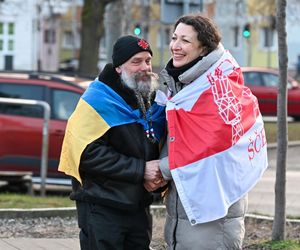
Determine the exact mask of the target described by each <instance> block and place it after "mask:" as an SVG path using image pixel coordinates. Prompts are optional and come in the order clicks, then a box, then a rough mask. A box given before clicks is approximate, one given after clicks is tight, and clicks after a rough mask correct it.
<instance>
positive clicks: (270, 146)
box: [267, 141, 300, 149]
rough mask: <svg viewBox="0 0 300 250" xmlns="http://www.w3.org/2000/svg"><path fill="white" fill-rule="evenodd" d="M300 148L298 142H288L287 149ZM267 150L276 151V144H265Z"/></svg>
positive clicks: (299, 142)
mask: <svg viewBox="0 0 300 250" xmlns="http://www.w3.org/2000/svg"><path fill="white" fill-rule="evenodd" d="M297 146H300V141H289V142H288V147H289V148H291V147H297ZM267 148H268V149H276V148H277V143H276V142H273V143H267Z"/></svg>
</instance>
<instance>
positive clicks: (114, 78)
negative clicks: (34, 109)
mask: <svg viewBox="0 0 300 250" xmlns="http://www.w3.org/2000/svg"><path fill="white" fill-rule="evenodd" d="M98 78H99V81H101V82H103V83H105V84H107V85H108V86H109V87H111V88H112V89H113V90H114V91H115V92H116V93H118V94H119V95H120V96H121V97H122V98H123V99H124V100H125V101H126V103H127V104H128V105H130V106H131V107H132V108H133V109H137V108H138V104H137V99H136V97H135V94H134V92H133V91H132V90H131V89H129V88H127V87H125V86H124V85H123V84H122V83H121V82H120V77H119V75H118V74H117V72H116V71H115V70H114V68H113V67H112V65H111V64H107V65H106V67H105V68H104V69H103V71H102V72H101V74H100V75H99V77H98ZM153 99H154V96H153V98H152V102H153ZM158 156H159V145H158V143H157V142H156V143H152V142H150V141H149V140H148V139H147V137H146V134H145V131H144V129H143V127H142V125H141V124H138V123H130V124H126V125H120V126H116V127H112V128H110V129H109V130H108V131H107V132H106V133H105V134H104V135H103V136H102V137H100V138H98V139H97V140H95V141H94V142H92V143H90V144H89V145H88V146H87V147H86V149H85V150H84V152H83V153H82V155H81V160H80V166H79V171H80V176H81V178H82V186H81V185H80V183H79V182H78V181H77V180H76V179H75V178H73V179H72V186H73V192H72V193H71V196H70V197H71V199H73V200H77V201H86V202H89V203H95V204H100V205H104V206H111V207H114V208H117V209H122V210H128V211H132V212H134V211H136V210H138V209H139V208H142V207H145V206H148V205H150V204H151V202H152V196H151V194H150V193H148V192H147V191H146V190H145V188H144V186H143V181H144V169H145V164H146V161H150V160H154V159H158Z"/></svg>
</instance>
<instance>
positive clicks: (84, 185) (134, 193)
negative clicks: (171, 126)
mask: <svg viewBox="0 0 300 250" xmlns="http://www.w3.org/2000/svg"><path fill="white" fill-rule="evenodd" d="M151 60H152V50H151V48H150V45H149V43H148V42H147V41H146V40H144V39H141V38H138V37H135V36H123V37H121V38H119V39H118V40H117V41H116V43H115V44H114V47H113V54H112V61H113V63H112V64H111V63H109V64H107V65H106V66H105V68H104V69H103V71H102V72H101V73H100V75H99V76H98V78H97V79H96V80H95V81H93V82H92V83H91V85H89V87H88V89H87V90H86V92H85V93H84V94H83V96H82V98H81V100H80V101H79V103H78V105H77V107H76V110H75V111H74V113H73V114H72V116H71V117H70V119H69V121H68V125H67V129H66V135H65V138H64V143H63V148H62V154H61V160H60V165H59V170H60V171H63V172H65V173H66V174H68V175H71V176H72V177H73V178H72V187H73V191H72V193H71V195H70V197H71V199H72V200H75V201H76V207H77V212H78V224H79V227H80V229H81V231H80V245H81V249H83V250H92V249H93V250H94V249H97V250H114V249H115V250H146V249H149V244H150V241H151V233H152V217H151V215H150V211H149V205H150V204H151V202H152V195H151V193H149V192H148V191H153V190H155V189H157V188H159V187H161V186H163V185H165V184H166V182H165V181H164V180H163V178H162V175H161V172H160V170H159V167H158V161H159V160H158V157H159V142H160V139H161V136H162V133H163V131H164V127H165V112H164V107H163V106H159V105H158V104H157V103H156V102H154V99H155V96H156V90H157V87H158V82H157V78H156V77H155V74H154V73H152V65H151Z"/></svg>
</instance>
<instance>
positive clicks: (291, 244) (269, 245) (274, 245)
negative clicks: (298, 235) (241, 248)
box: [246, 240, 300, 250]
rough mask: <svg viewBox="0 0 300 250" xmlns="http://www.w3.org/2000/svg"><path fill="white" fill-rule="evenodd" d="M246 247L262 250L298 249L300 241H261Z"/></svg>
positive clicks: (299, 248) (299, 249)
mask: <svg viewBox="0 0 300 250" xmlns="http://www.w3.org/2000/svg"><path fill="white" fill-rule="evenodd" d="M246 249H264V250H282V249H284V250H300V241H294V240H282V241H262V242H258V243H255V244H252V245H250V246H247V248H246Z"/></svg>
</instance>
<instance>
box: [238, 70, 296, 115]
mask: <svg viewBox="0 0 300 250" xmlns="http://www.w3.org/2000/svg"><path fill="white" fill-rule="evenodd" d="M242 71H243V76H244V81H245V85H246V86H248V87H249V88H250V89H251V91H252V93H253V94H254V95H255V96H256V97H257V99H258V103H259V108H260V111H261V113H262V115H268V116H277V93H278V85H279V71H278V70H276V69H268V68H259V67H243V68H242ZM287 88H288V90H287V96H288V104H287V105H288V107H287V108H288V116H291V117H293V118H294V119H295V120H300V85H299V83H298V82H297V81H296V80H295V79H293V78H292V77H290V76H288V85H287Z"/></svg>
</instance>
